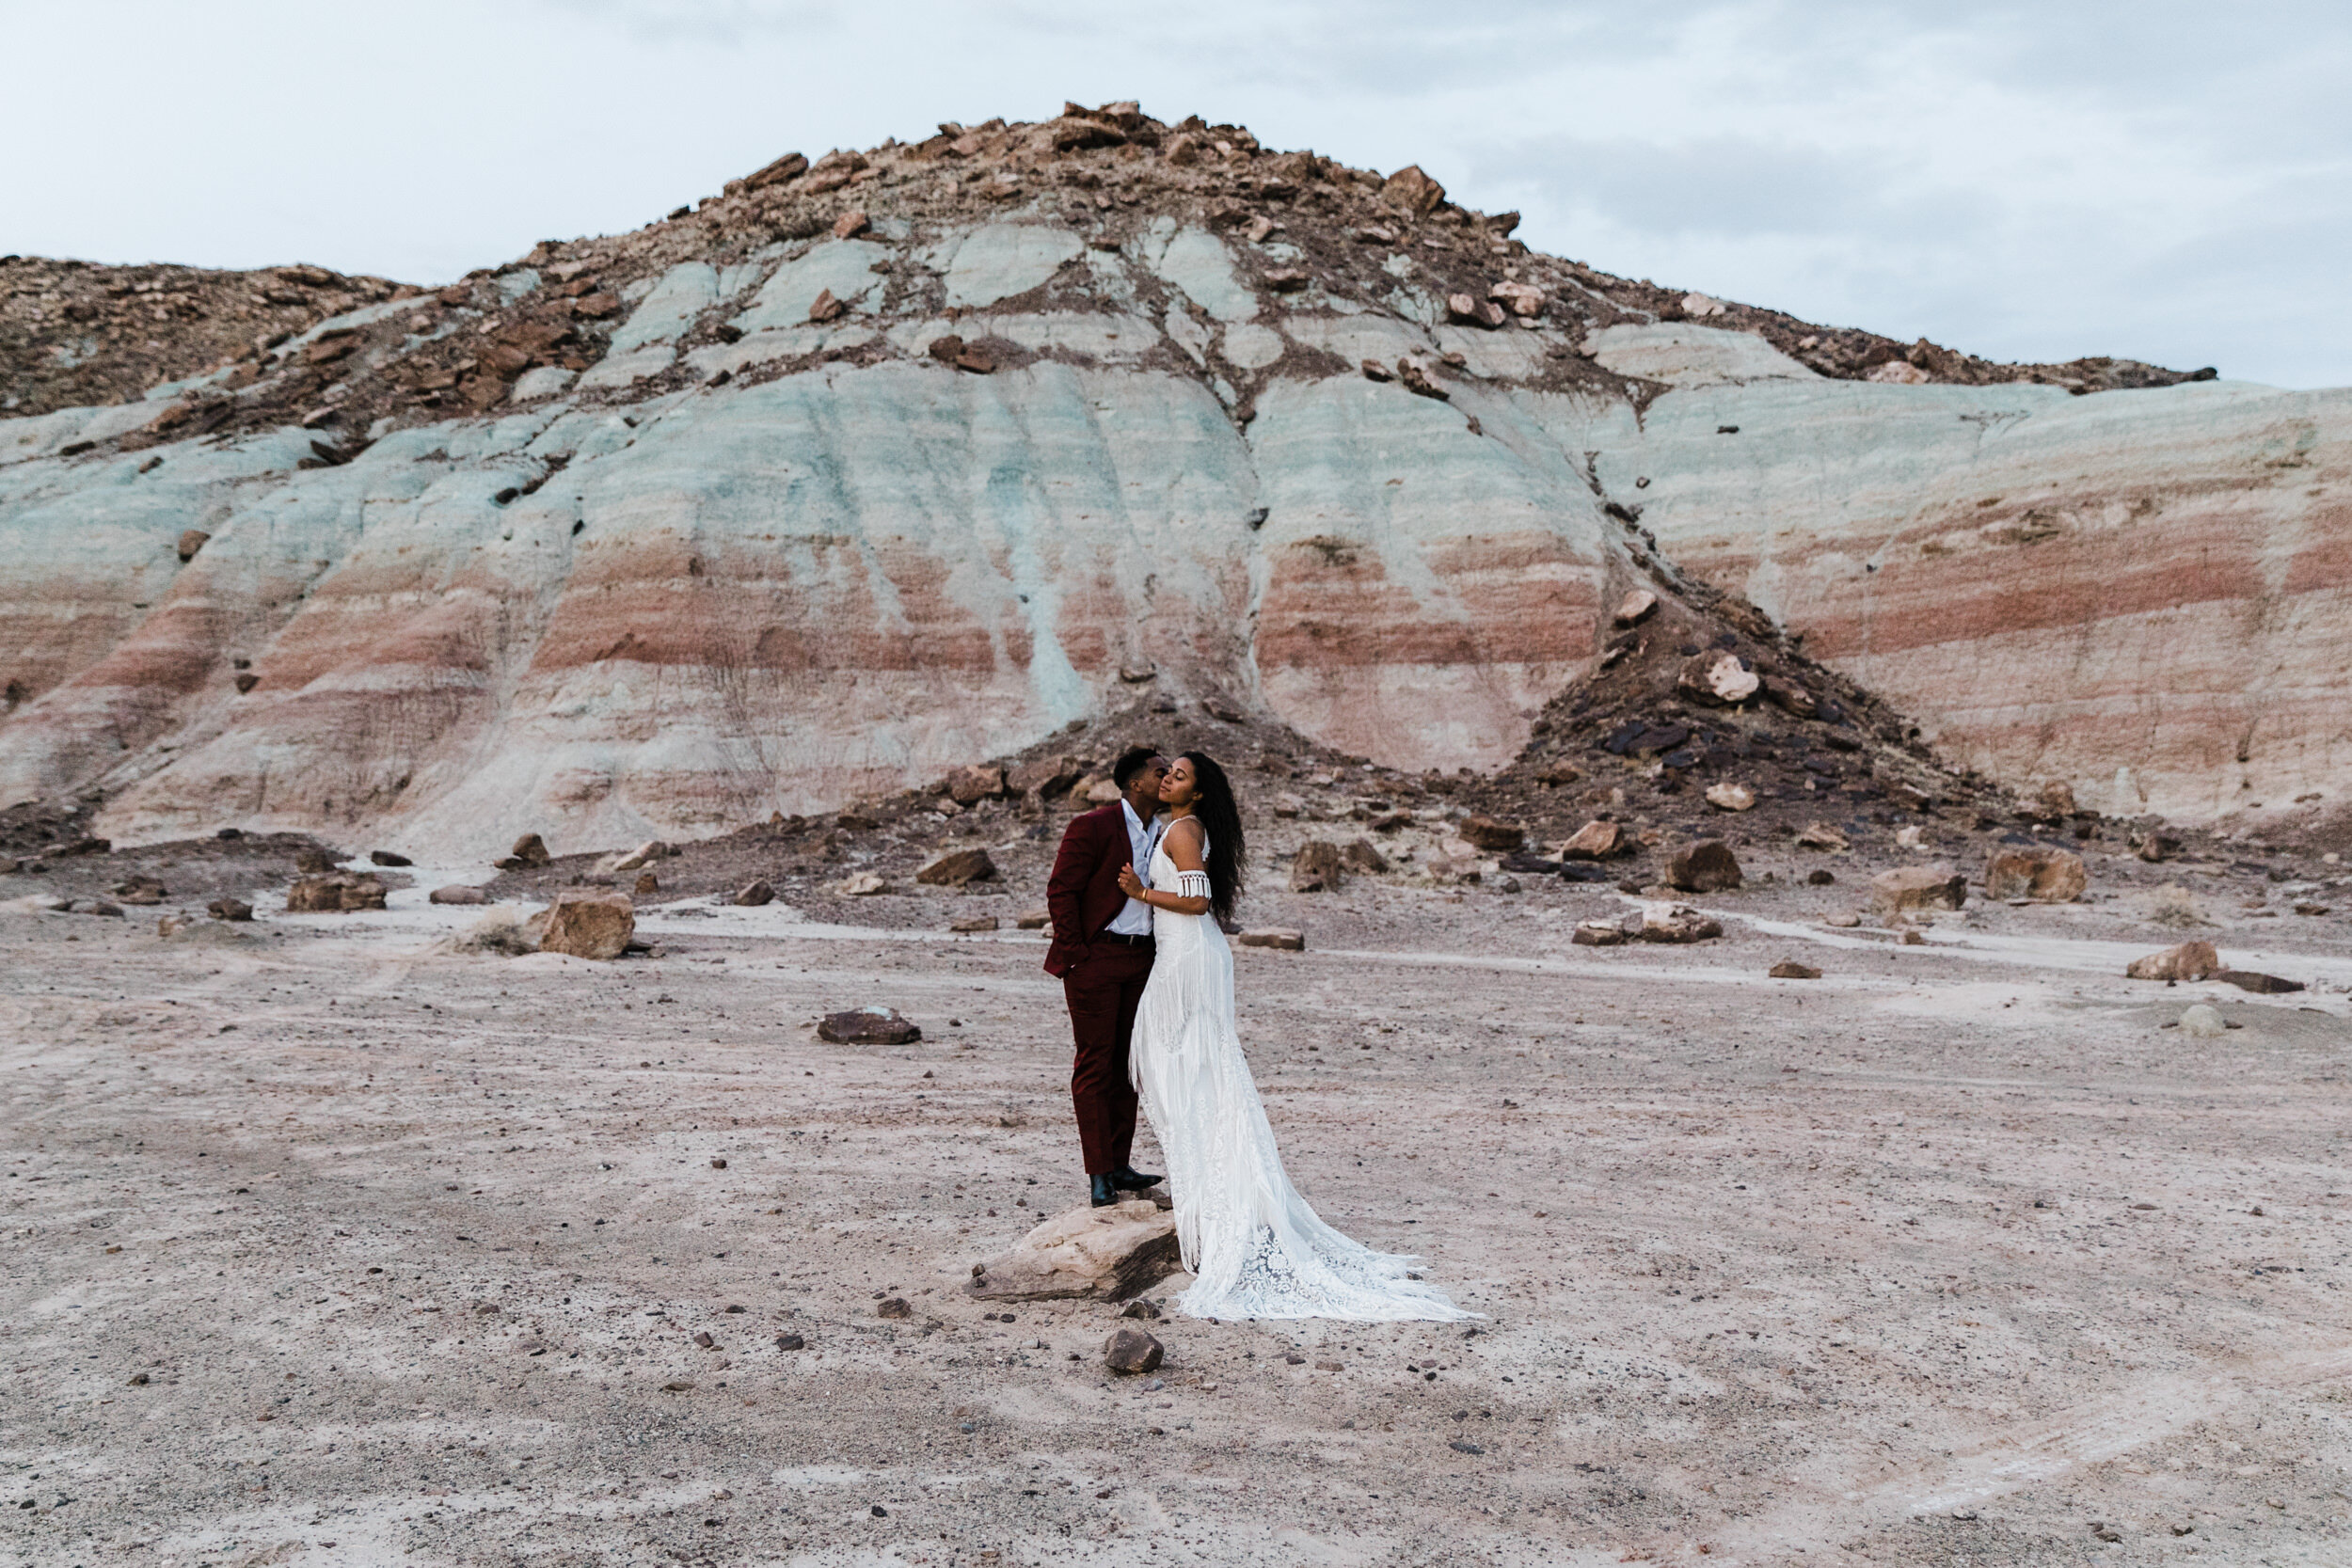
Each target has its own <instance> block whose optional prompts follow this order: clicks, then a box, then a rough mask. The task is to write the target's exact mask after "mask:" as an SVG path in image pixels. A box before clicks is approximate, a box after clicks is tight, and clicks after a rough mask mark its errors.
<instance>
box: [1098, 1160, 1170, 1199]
mask: <svg viewBox="0 0 2352 1568" xmlns="http://www.w3.org/2000/svg"><path fill="white" fill-rule="evenodd" d="M1162 1180H1165V1179H1164V1178H1161V1177H1157V1176H1154V1175H1152V1173H1151V1172H1150V1171H1148V1170H1137V1169H1136V1167H1135V1166H1133V1165H1121V1166H1120V1167H1119V1168H1118V1169H1117V1170H1115V1171H1113V1172H1111V1174H1110V1183H1111V1185H1112V1186H1114V1187H1117V1188H1118V1189H1119V1190H1120V1192H1122V1193H1139V1192H1142V1191H1143V1190H1144V1189H1146V1188H1147V1187H1156V1186H1158V1185H1159V1184H1160V1182H1161V1181H1162Z"/></svg>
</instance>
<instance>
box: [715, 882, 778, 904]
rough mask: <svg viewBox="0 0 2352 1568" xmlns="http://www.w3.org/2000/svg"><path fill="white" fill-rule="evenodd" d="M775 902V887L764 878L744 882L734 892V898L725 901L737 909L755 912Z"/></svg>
mask: <svg viewBox="0 0 2352 1568" xmlns="http://www.w3.org/2000/svg"><path fill="white" fill-rule="evenodd" d="M775 901H776V890H775V886H774V884H772V883H771V882H770V881H769V880H768V879H767V878H765V877H762V878H760V879H758V880H757V881H753V882H746V883H744V884H743V885H742V886H741V887H739V888H737V889H736V890H735V896H734V897H732V898H730V899H728V900H727V902H728V903H730V904H733V905H735V906H736V907H737V908H738V909H746V910H755V909H757V908H759V907H760V906H761V905H762V904H772V903H774V902H775Z"/></svg>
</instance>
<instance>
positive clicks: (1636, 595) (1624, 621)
mask: <svg viewBox="0 0 2352 1568" xmlns="http://www.w3.org/2000/svg"><path fill="white" fill-rule="evenodd" d="M1657 608H1658V595H1657V594H1653V593H1651V592H1650V591H1649V590H1648V589H1646V588H1636V589H1635V590H1633V592H1632V593H1630V594H1627V595H1626V596H1625V597H1624V598H1622V599H1620V600H1618V601H1617V613H1616V614H1615V615H1614V616H1613V617H1611V619H1613V620H1614V621H1615V622H1616V623H1617V625H1619V626H1639V625H1640V624H1641V623H1642V622H1644V621H1645V620H1647V619H1648V618H1649V615H1650V612H1651V611H1652V610H1656V609H1657Z"/></svg>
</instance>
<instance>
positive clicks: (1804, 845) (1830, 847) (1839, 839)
mask: <svg viewBox="0 0 2352 1568" xmlns="http://www.w3.org/2000/svg"><path fill="white" fill-rule="evenodd" d="M1797 847H1798V848H1800V849H1820V850H1823V851H1825V852H1828V853H1832V854H1836V853H1839V852H1842V851H1843V850H1845V849H1846V848H1847V847H1848V846H1847V843H1846V835H1845V832H1843V831H1842V830H1840V829H1837V828H1833V827H1831V826H1830V825H1829V824H1828V823H1826V822H1808V823H1806V824H1805V825H1804V832H1800V833H1799V834H1797Z"/></svg>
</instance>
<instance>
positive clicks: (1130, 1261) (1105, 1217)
mask: <svg viewBox="0 0 2352 1568" xmlns="http://www.w3.org/2000/svg"><path fill="white" fill-rule="evenodd" d="M1183 1261H1184V1259H1183V1257H1182V1256H1181V1254H1180V1250H1179V1248H1178V1246H1177V1242H1176V1216H1175V1214H1174V1212H1172V1211H1169V1210H1165V1209H1162V1208H1161V1207H1160V1206H1159V1205H1158V1204H1156V1203H1154V1202H1152V1200H1151V1199H1150V1198H1130V1199H1128V1200H1127V1201H1126V1202H1124V1203H1112V1204H1106V1205H1104V1207H1103V1208H1100V1209H1072V1210H1070V1211H1068V1212H1064V1213H1060V1214H1057V1215H1055V1216H1054V1217H1053V1218H1051V1219H1049V1220H1046V1221H1045V1222H1044V1223H1042V1224H1041V1225H1039V1226H1038V1227H1036V1228H1035V1229H1033V1230H1031V1231H1030V1232H1029V1233H1028V1234H1027V1235H1025V1236H1024V1237H1022V1238H1021V1240H1020V1241H1018V1242H1016V1243H1013V1245H1012V1248H1011V1249H1010V1250H1009V1251H1008V1252H1005V1253H1003V1254H1002V1255H1000V1256H998V1257H995V1258H992V1259H989V1260H988V1261H987V1262H985V1263H976V1264H974V1265H973V1268H972V1277H971V1279H970V1280H968V1281H967V1282H966V1283H965V1284H964V1287H963V1289H964V1293H965V1294H967V1295H970V1296H973V1297H976V1298H977V1299H978V1300H981V1301H1049V1300H1062V1299H1073V1300H1089V1301H1124V1300H1125V1299H1126V1298H1127V1297H1129V1296H1132V1295H1134V1294H1136V1292H1137V1291H1146V1290H1149V1289H1150V1288H1151V1287H1152V1286H1153V1285H1154V1284H1157V1283H1158V1282H1159V1281H1160V1280H1162V1279H1165V1278H1167V1277H1168V1275H1170V1274H1173V1273H1174V1272H1175V1271H1176V1270H1177V1269H1178V1268H1179V1267H1181V1266H1182V1264H1183Z"/></svg>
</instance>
